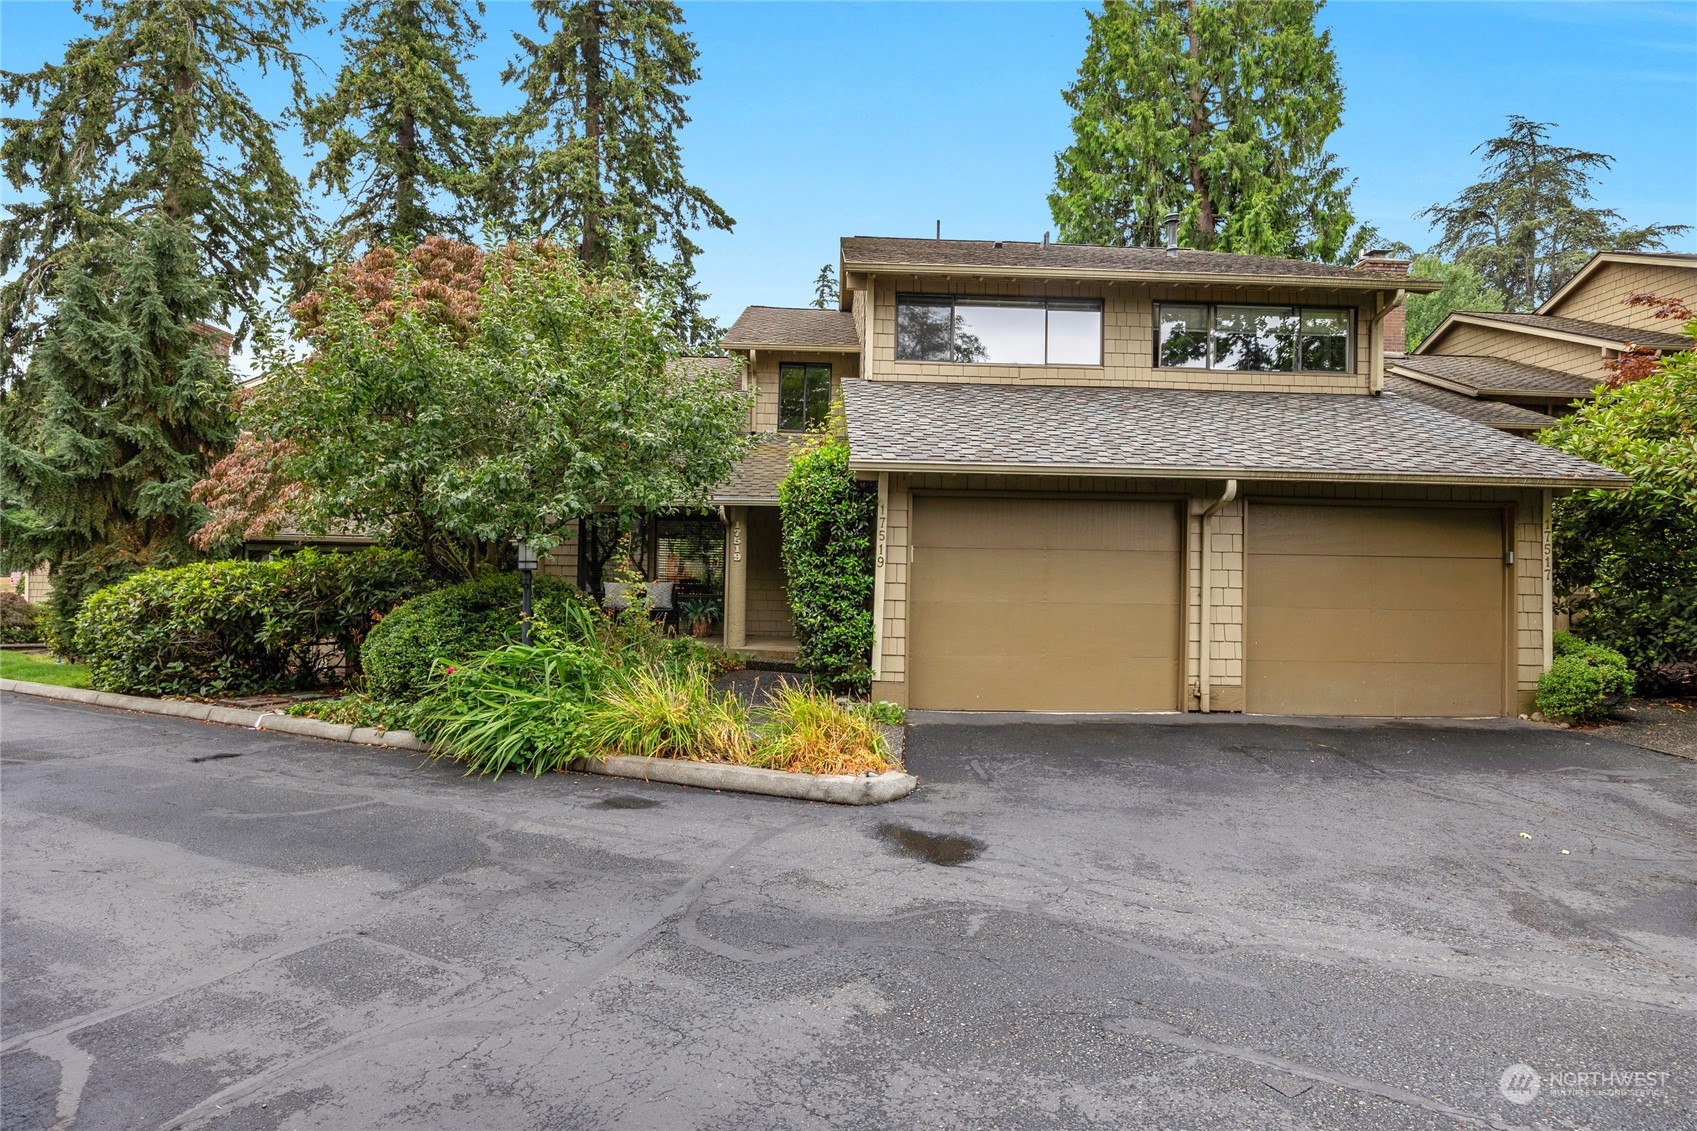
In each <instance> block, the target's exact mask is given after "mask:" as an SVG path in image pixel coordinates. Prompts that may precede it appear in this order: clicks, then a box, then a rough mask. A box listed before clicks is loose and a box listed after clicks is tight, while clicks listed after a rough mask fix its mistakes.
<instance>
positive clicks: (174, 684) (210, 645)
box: [75, 549, 425, 695]
mask: <svg viewBox="0 0 1697 1131" xmlns="http://www.w3.org/2000/svg"><path fill="white" fill-rule="evenodd" d="M424 585H425V580H424V574H423V569H422V565H421V563H420V561H419V559H418V558H417V557H416V556H415V555H413V554H408V553H402V552H399V551H394V550H383V549H371V550H362V551H360V552H359V553H355V554H323V553H318V552H317V551H314V550H303V551H301V552H300V553H298V554H295V555H293V556H291V557H288V558H281V559H273V560H269V561H257V562H250V561H221V562H196V563H194V564H192V565H186V566H178V567H176V568H174V569H156V570H143V571H142V572H141V573H137V574H134V575H132V576H131V577H128V578H126V579H125V580H123V581H121V582H119V583H118V584H116V585H113V586H111V587H109V588H106V589H102V590H100V591H98V592H96V593H94V594H93V595H91V596H90V597H89V598H88V599H87V600H86V601H84V602H83V605H82V609H81V611H80V612H79V613H78V614H77V618H76V630H75V631H76V634H75V649H76V652H77V654H79V655H81V656H83V657H85V658H86V659H87V661H88V666H89V669H90V671H91V672H92V674H93V679H94V685H95V686H96V687H98V688H100V689H102V690H105V691H117V692H125V693H129V694H136V695H242V694H252V693H254V692H259V691H272V690H278V689H283V688H293V687H311V686H315V685H317V684H318V683H320V682H322V681H323V680H324V679H325V678H326V677H327V676H328V675H330V674H331V665H332V664H334V663H336V662H337V661H338V659H345V660H346V662H348V663H349V664H357V661H358V656H359V649H360V644H361V642H362V641H363V640H364V638H365V635H366V633H367V631H368V630H369V629H370V627H371V625H372V623H373V621H374V620H375V619H376V618H378V617H380V616H382V614H383V613H385V612H387V611H388V610H389V609H392V608H394V607H395V606H396V605H399V604H400V603H401V602H403V601H405V600H406V599H407V598H408V597H410V596H412V595H413V594H415V593H417V592H419V590H420V589H421V588H423V586H424ZM327 643H328V644H333V645H334V646H335V647H334V649H327V648H326V647H325V644H327ZM338 653H339V655H338Z"/></svg>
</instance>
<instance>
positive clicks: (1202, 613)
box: [1196, 479, 1237, 715]
mask: <svg viewBox="0 0 1697 1131" xmlns="http://www.w3.org/2000/svg"><path fill="white" fill-rule="evenodd" d="M1235 498H1237V480H1235V479H1228V480H1226V489H1225V492H1224V493H1223V494H1222V495H1221V496H1220V497H1219V498H1217V499H1215V500H1214V501H1213V502H1211V503H1209V504H1208V505H1207V506H1206V507H1205V508H1203V510H1202V517H1201V521H1200V522H1199V524H1198V525H1200V526H1201V528H1202V593H1201V599H1200V601H1199V602H1198V606H1199V607H1198V610H1197V612H1198V620H1199V622H1200V626H1199V627H1200V631H1201V637H1202V639H1201V640H1200V641H1198V647H1197V655H1198V662H1197V665H1196V667H1197V673H1196V687H1197V693H1198V695H1199V697H1200V698H1201V701H1202V702H1201V708H1202V713H1203V714H1204V715H1206V714H1208V712H1209V711H1210V710H1212V706H1213V705H1212V701H1211V700H1210V698H1209V695H1208V692H1209V690H1210V678H1209V677H1210V676H1211V674H1212V673H1211V672H1210V671H1209V668H1210V667H1211V666H1212V663H1213V659H1214V646H1213V643H1214V642H1213V641H1212V640H1210V639H1209V637H1210V636H1211V635H1212V629H1213V624H1212V621H1213V617H1212V616H1210V615H1209V614H1210V613H1211V612H1212V611H1213V604H1212V598H1211V596H1210V585H1209V583H1210V582H1211V581H1212V580H1213V579H1212V578H1211V577H1210V576H1209V575H1210V574H1211V572H1212V570H1211V569H1210V560H1211V558H1212V555H1213V552H1214V551H1213V541H1214V540H1213V538H1211V537H1210V533H1211V525H1212V523H1213V519H1214V515H1215V513H1216V512H1217V511H1219V509H1220V508H1221V507H1223V506H1225V505H1226V504H1227V503H1229V502H1231V501H1232V500H1233V499H1235Z"/></svg>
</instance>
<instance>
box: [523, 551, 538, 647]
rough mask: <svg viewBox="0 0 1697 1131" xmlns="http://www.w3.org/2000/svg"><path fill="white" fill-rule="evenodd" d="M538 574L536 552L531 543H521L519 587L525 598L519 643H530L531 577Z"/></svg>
mask: <svg viewBox="0 0 1697 1131" xmlns="http://www.w3.org/2000/svg"><path fill="white" fill-rule="evenodd" d="M535 572H536V551H535V550H533V549H531V548H530V543H528V542H520V543H519V586H520V592H521V593H522V594H523V597H522V599H521V601H520V604H519V643H520V644H529V643H530V575H531V574H533V573H535Z"/></svg>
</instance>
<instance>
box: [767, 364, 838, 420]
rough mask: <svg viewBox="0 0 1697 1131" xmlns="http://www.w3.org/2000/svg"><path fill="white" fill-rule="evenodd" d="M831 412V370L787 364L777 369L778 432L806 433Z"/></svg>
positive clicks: (824, 366) (822, 367) (827, 367)
mask: <svg viewBox="0 0 1697 1131" xmlns="http://www.w3.org/2000/svg"><path fill="white" fill-rule="evenodd" d="M830 411H831V367H830V366H829V365H804V364H802V363H800V362H789V361H786V362H784V363H783V364H782V365H779V366H778V431H780V432H805V431H807V430H808V429H809V428H817V427H818V426H819V425H821V424H823V423H825V417H826V415H827V414H828V413H829V412H830Z"/></svg>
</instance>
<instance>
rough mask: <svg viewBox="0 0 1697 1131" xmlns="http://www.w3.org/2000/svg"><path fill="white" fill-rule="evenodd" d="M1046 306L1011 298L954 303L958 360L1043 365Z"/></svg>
mask: <svg viewBox="0 0 1697 1131" xmlns="http://www.w3.org/2000/svg"><path fill="white" fill-rule="evenodd" d="M1043 323H1044V317H1043V303H1042V301H1041V300H1038V301H1035V302H1030V301H1020V300H1017V299H1009V300H1005V301H998V300H994V299H976V298H975V299H958V300H956V302H955V360H956V361H960V362H971V361H989V362H995V363H997V364H999V365H1042V364H1043Z"/></svg>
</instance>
